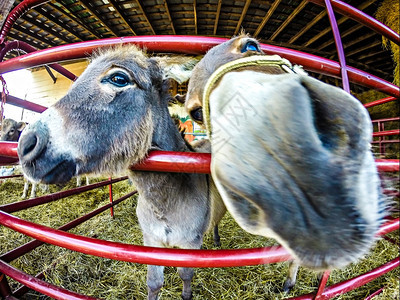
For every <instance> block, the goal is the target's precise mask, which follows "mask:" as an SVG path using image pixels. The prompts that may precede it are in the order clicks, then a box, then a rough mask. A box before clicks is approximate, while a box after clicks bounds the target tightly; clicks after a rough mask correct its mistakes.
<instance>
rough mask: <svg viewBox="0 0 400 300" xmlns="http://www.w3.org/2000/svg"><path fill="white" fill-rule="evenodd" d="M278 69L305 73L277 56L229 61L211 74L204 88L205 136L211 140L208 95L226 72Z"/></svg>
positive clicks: (258, 56) (250, 57)
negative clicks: (267, 68) (258, 68)
mask: <svg viewBox="0 0 400 300" xmlns="http://www.w3.org/2000/svg"><path fill="white" fill-rule="evenodd" d="M271 66H274V67H279V68H281V69H282V70H283V71H284V72H286V73H293V74H302V75H305V74H306V72H305V71H304V70H303V69H302V68H301V67H300V66H294V67H293V66H292V64H291V63H290V62H289V61H288V60H287V59H285V58H281V57H280V56H279V55H253V56H248V57H243V58H239V59H236V60H234V61H230V62H228V63H226V64H224V65H222V66H220V67H219V68H218V69H217V70H216V71H215V72H214V73H212V74H211V76H210V78H209V79H208V81H207V83H206V86H205V88H204V93H203V99H204V105H203V113H204V121H205V124H206V129H207V134H208V136H209V138H211V121H210V95H211V92H212V90H213V88H214V85H215V84H216V83H217V82H218V81H219V80H220V79H221V78H222V77H223V76H224V75H225V74H226V73H228V72H231V71H234V70H237V69H239V68H244V67H271Z"/></svg>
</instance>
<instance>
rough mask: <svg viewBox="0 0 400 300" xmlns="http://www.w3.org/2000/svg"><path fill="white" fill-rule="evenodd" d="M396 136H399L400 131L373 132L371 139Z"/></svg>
mask: <svg viewBox="0 0 400 300" xmlns="http://www.w3.org/2000/svg"><path fill="white" fill-rule="evenodd" d="M398 134H400V129H393V130H386V131H380V132H374V133H373V134H372V136H373V137H379V136H390V135H398Z"/></svg>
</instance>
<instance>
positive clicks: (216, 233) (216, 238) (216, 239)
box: [214, 225, 221, 247]
mask: <svg viewBox="0 0 400 300" xmlns="http://www.w3.org/2000/svg"><path fill="white" fill-rule="evenodd" d="M214 246H216V247H221V237H220V236H219V231H218V225H215V226H214Z"/></svg>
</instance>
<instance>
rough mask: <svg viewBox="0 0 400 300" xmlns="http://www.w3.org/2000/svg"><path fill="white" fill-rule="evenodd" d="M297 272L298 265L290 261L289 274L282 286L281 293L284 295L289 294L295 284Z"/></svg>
mask: <svg viewBox="0 0 400 300" xmlns="http://www.w3.org/2000/svg"><path fill="white" fill-rule="evenodd" d="M298 270H299V264H298V263H296V262H295V261H291V262H290V263H289V274H288V277H287V279H286V281H285V284H284V285H283V291H284V292H285V293H288V292H290V290H291V289H292V288H293V287H294V285H295V284H296V277H297V271H298Z"/></svg>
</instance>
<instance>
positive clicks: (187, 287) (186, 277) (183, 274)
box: [178, 268, 194, 300]
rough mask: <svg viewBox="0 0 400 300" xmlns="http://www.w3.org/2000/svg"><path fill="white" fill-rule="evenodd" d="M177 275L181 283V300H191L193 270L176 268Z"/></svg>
mask: <svg viewBox="0 0 400 300" xmlns="http://www.w3.org/2000/svg"><path fill="white" fill-rule="evenodd" d="M178 273H179V277H180V278H181V279H182V281H183V290H182V299H184V300H189V299H192V279H193V275H194V270H193V269H192V268H178Z"/></svg>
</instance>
